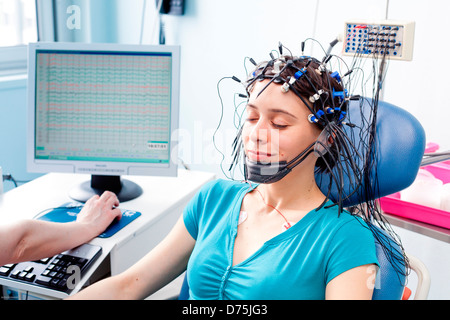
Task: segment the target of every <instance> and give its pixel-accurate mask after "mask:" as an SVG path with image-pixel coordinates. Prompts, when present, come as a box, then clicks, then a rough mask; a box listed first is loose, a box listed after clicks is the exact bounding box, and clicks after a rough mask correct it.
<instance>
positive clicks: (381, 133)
mask: <svg viewBox="0 0 450 320" xmlns="http://www.w3.org/2000/svg"><path fill="white" fill-rule="evenodd" d="M362 99H363V100H362V107H361V106H360V101H350V104H349V112H348V114H349V116H350V119H349V120H350V122H351V123H354V124H355V125H356V127H354V128H350V127H347V126H344V127H345V128H344V130H345V131H346V133H347V135H348V136H349V137H350V138H351V139H352V140H353V141H352V142H353V144H354V145H355V146H359V148H358V152H359V153H360V154H361V156H362V158H364V157H365V146H367V144H368V143H369V141H362V139H367V136H364V134H361V131H360V127H361V124H362V123H363V122H365V121H367V119H368V118H369V117H370V116H371V115H370V110H371V107H370V104H369V103H370V101H369V100H368V99H366V98H362ZM361 110H362V111H361ZM361 137H363V138H361ZM425 144H426V139H425V131H424V129H423V127H422V126H421V124H420V123H419V121H417V119H416V118H414V116H412V115H411V114H410V113H409V112H407V111H406V110H403V109H401V108H399V107H397V106H394V105H392V104H390V103H387V102H383V101H379V102H378V110H377V122H376V150H377V151H376V156H377V162H376V166H375V167H374V168H373V173H375V172H376V173H377V178H378V186H377V194H374V195H373V196H374V199H377V198H381V197H383V196H386V195H389V194H392V193H395V192H398V191H400V190H403V189H405V188H406V187H408V186H409V185H411V184H412V183H413V182H414V179H415V178H416V175H417V172H418V171H419V168H420V163H421V161H422V158H423V153H424V151H425ZM354 161H355V162H356V163H357V164H358V165H359V166H360V168H361V169H362V166H363V164H364V161H363V160H362V159H359V158H358V159H354ZM316 181H317V183H318V185H319V187H320V188H321V189H322V191H323V192H324V193H325V194H327V192H328V184H329V174H327V173H320V174H316ZM364 187H365V186H364V183H363V184H362V185H361V187H360V188H359V190H360V191H361V190H363V188H364ZM344 190H346V194H348V195H349V194H351V193H352V191H353V190H352V189H351V188H350V183H349V179H348V178H347V177H344ZM361 194H362V192H356V193H354V194H353V195H352V196H350V197H349V198H348V199H347V200H345V201H344V206H345V207H350V206H353V205H355V204H358V203H359V202H360V201H361V200H366V201H367V200H373V199H361V198H359V196H358V195H361ZM330 198H331V199H332V200H336V199H337V188H336V185H335V183H333V184H332V189H331V196H330Z"/></svg>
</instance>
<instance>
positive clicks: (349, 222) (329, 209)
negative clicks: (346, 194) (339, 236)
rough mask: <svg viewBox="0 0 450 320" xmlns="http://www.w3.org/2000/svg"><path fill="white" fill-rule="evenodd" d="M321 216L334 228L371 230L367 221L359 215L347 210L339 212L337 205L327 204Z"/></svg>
mask: <svg viewBox="0 0 450 320" xmlns="http://www.w3.org/2000/svg"><path fill="white" fill-rule="evenodd" d="M321 211H322V214H321V217H322V218H323V220H324V222H325V223H326V224H327V225H329V226H330V227H332V228H333V229H336V230H337V229H341V228H345V229H347V230H355V229H358V230H361V229H362V230H367V231H368V232H370V230H369V228H368V226H367V223H366V222H365V221H364V219H362V217H360V216H359V215H356V214H353V213H350V212H349V211H347V210H342V212H339V208H338V206H337V205H331V206H330V205H325V206H324V207H323V208H322V209H321Z"/></svg>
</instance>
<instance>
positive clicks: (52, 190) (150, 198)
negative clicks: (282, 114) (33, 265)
mask: <svg viewBox="0 0 450 320" xmlns="http://www.w3.org/2000/svg"><path fill="white" fill-rule="evenodd" d="M214 176H215V175H214V174H213V173H209V172H199V171H186V170H179V171H178V176H177V177H146V176H123V177H122V178H123V179H128V180H131V181H134V182H136V183H137V184H139V185H140V186H141V187H142V189H143V194H142V195H141V196H140V197H138V198H136V199H133V200H130V201H127V202H123V203H121V204H120V206H119V208H124V209H130V210H135V211H139V212H141V213H142V215H141V216H140V217H139V218H138V219H136V220H134V221H133V222H131V223H130V224H129V225H128V226H126V227H125V228H123V229H122V230H120V231H119V232H117V233H116V234H115V235H114V236H112V237H110V238H105V239H100V238H95V239H93V240H92V241H91V242H90V243H91V244H94V245H99V246H101V247H102V249H103V250H102V255H101V256H100V258H98V259H97V260H96V262H95V263H94V265H93V266H92V267H91V268H90V269H89V270H88V272H87V273H86V275H85V276H84V277H83V279H82V281H81V283H80V285H79V287H77V288H75V289H74V290H73V292H77V291H78V290H79V289H80V288H81V285H82V284H83V283H84V282H83V280H86V279H88V278H89V277H90V276H91V275H92V273H93V272H94V271H95V269H96V268H97V267H98V266H99V265H100V263H101V262H102V261H103V260H104V259H105V258H106V257H107V256H108V255H109V254H110V253H111V252H116V253H117V252H119V251H120V250H119V248H120V247H121V246H126V245H127V243H128V242H129V241H131V240H133V239H134V238H137V239H140V238H139V234H140V233H142V232H149V228H150V229H151V226H152V225H155V224H156V223H158V221H159V220H161V219H164V216H165V214H166V213H167V214H169V213H170V212H171V211H174V210H175V211H176V212H175V214H176V215H177V216H180V215H181V213H182V212H181V211H180V205H183V206H184V205H185V204H186V203H187V202H188V201H189V199H190V198H192V196H193V195H194V194H195V193H196V192H197V191H198V189H199V188H200V187H201V186H202V185H203V184H205V183H206V182H208V181H210V180H212V179H214ZM88 179H90V176H89V175H80V174H65V173H50V174H47V175H44V176H42V177H39V178H37V179H35V180H33V181H31V182H28V183H26V184H24V185H22V186H20V187H18V188H15V189H13V190H10V191H8V192H6V193H4V194H1V195H0V223H2V224H3V223H10V222H13V221H16V220H19V219H32V218H33V217H35V216H36V215H38V214H39V213H40V212H42V211H44V210H46V209H49V208H53V207H58V206H60V205H62V204H64V203H66V202H69V201H72V199H71V198H69V196H68V192H69V190H70V189H71V188H72V187H73V186H74V185H76V184H79V183H81V182H83V181H86V180H88ZM178 211H179V212H178ZM172 214H173V213H172ZM172 220H173V219H172ZM140 240H142V239H140ZM136 242H138V241H136ZM138 245H140V244H138ZM125 248H126V247H125ZM142 250H147V249H146V248H144V249H142ZM142 250H141V251H142ZM124 251H125V250H124ZM137 251H139V250H137ZM133 258H135V257H133ZM116 260H119V259H117V257H116ZM124 267H125V266H122V265H120V266H118V267H116V269H123V268H124ZM113 268H114V267H113V265H112V266H111V269H113ZM119 271H121V270H111V273H112V274H114V273H117V272H119ZM0 284H3V285H11V286H13V285H15V287H17V288H18V289H24V290H27V289H29V285H27V284H24V285H21V284H19V283H14V282H12V281H9V280H4V279H2V283H0ZM21 287H24V288H21ZM46 291H47V289H45V290H41V293H42V294H46ZM51 293H52V294H53V296H55V297H56V298H64V297H65V296H67V295H66V294H64V293H61V294H57V293H56V294H55V292H54V291H53V290H52V292H51Z"/></svg>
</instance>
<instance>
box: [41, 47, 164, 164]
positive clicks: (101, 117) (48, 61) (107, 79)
mask: <svg viewBox="0 0 450 320" xmlns="http://www.w3.org/2000/svg"><path fill="white" fill-rule="evenodd" d="M36 59H37V61H36V74H37V75H36V142H35V143H36V149H35V150H36V151H35V152H36V155H35V156H36V159H56V160H87V161H91V160H92V161H127V162H159V163H167V162H168V161H169V142H170V141H169V138H170V134H169V133H170V106H171V101H170V90H171V61H170V60H171V56H170V55H169V54H164V53H158V54H138V53H134V54H133V55H120V54H119V55H118V54H111V53H108V52H105V53H101V52H71V51H66V52H64V51H61V52H54V51H45V50H42V51H39V53H38V54H37V57H36Z"/></svg>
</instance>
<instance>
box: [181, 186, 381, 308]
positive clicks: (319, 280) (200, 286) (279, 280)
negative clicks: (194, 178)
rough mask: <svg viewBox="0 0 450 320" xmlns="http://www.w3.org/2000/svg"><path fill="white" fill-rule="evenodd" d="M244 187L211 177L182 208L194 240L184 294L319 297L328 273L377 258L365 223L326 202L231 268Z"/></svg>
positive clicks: (199, 296)
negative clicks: (326, 205)
mask: <svg viewBox="0 0 450 320" xmlns="http://www.w3.org/2000/svg"><path fill="white" fill-rule="evenodd" d="M250 190H252V188H250V187H249V185H248V184H247V183H243V182H236V181H226V180H216V181H213V182H211V183H209V184H207V185H205V186H204V187H203V188H202V189H201V190H200V192H199V193H197V195H196V196H195V197H194V198H193V199H192V200H191V201H190V203H189V204H188V205H187V207H186V208H185V210H184V212H183V217H184V223H185V225H186V228H187V230H188V231H189V233H190V234H191V236H192V237H193V238H194V239H195V240H196V244H195V248H194V250H193V252H192V255H191V257H190V260H189V263H188V268H187V278H188V283H189V296H190V299H232V300H237V299H243V300H272V299H286V300H291V299H324V298H325V288H326V285H327V283H328V282H329V281H330V280H332V279H333V278H334V277H336V276H338V275H339V274H341V273H343V272H345V271H347V270H349V269H352V268H355V267H357V266H361V265H365V264H373V263H375V264H378V261H377V257H376V252H375V242H374V238H373V235H372V232H371V231H370V230H369V229H368V228H367V225H366V224H365V223H364V221H362V219H360V218H359V217H356V216H354V215H351V214H350V213H348V212H347V211H344V212H343V213H341V214H340V215H338V210H337V206H332V207H330V208H322V209H320V210H318V211H316V210H312V211H310V212H309V213H308V214H307V215H306V216H304V217H303V218H302V219H301V220H300V221H299V222H297V223H296V224H294V225H293V226H292V227H291V228H290V229H288V230H286V231H284V232H282V233H280V234H279V235H277V236H275V237H273V238H272V239H270V240H268V241H267V242H265V243H264V245H263V246H262V247H261V248H260V249H259V250H257V251H256V252H255V253H253V254H252V255H251V256H250V257H248V258H247V259H246V260H244V261H242V262H241V263H239V264H237V265H235V266H233V265H232V262H233V248H234V240H235V238H236V234H237V226H238V219H239V213H240V208H241V204H242V199H243V198H244V196H245V194H246V193H247V192H249V191H250ZM330 204H331V203H330Z"/></svg>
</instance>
